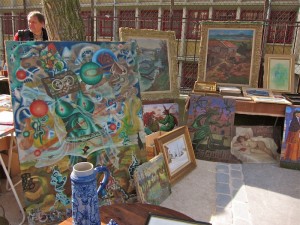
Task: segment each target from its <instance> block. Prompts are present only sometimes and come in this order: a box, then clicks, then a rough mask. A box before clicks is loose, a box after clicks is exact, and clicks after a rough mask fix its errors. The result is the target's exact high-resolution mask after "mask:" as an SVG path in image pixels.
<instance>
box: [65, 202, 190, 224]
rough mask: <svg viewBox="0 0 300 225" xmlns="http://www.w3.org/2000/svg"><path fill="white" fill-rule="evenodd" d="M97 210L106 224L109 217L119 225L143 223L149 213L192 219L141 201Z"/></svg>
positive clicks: (70, 220) (102, 207) (102, 221)
mask: <svg viewBox="0 0 300 225" xmlns="http://www.w3.org/2000/svg"><path fill="white" fill-rule="evenodd" d="M99 211H100V217H101V225H106V224H107V223H108V222H109V220H110V219H113V220H115V221H116V222H117V223H118V224H119V225H145V223H146V220H147V218H148V215H149V213H153V214H157V215H162V216H170V217H174V218H178V219H186V220H193V219H192V218H190V217H188V216H186V215H184V214H182V213H180V212H177V211H175V210H172V209H168V208H165V207H162V206H157V205H148V204H141V203H133V204H114V205H109V206H101V207H100V209H99ZM59 225H72V218H69V219H67V220H65V221H63V222H62V223H60V224H59Z"/></svg>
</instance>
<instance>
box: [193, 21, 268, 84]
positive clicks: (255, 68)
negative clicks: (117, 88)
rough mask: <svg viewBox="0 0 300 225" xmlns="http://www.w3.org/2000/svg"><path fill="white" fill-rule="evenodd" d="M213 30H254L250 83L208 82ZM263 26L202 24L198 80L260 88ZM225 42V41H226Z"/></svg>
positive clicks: (259, 23) (245, 23) (256, 23)
mask: <svg viewBox="0 0 300 225" xmlns="http://www.w3.org/2000/svg"><path fill="white" fill-rule="evenodd" d="M213 29H216V30H217V29H222V30H239V29H240V30H254V35H253V38H252V41H253V43H252V55H251V66H250V73H249V83H248V84H239V83H222V82H220V80H208V79H207V75H206V67H207V56H208V41H209V37H208V35H209V31H210V30H213ZM262 31H263V26H262V23H261V22H252V23H249V22H239V23H238V22H230V21H227V22H219V21H217V22H202V24H201V42H200V56H199V63H198V80H199V81H209V82H217V83H218V84H222V85H230V86H249V87H258V76H259V68H260V61H261V39H262ZM224 40H225V39H224Z"/></svg>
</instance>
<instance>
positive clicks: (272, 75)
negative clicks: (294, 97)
mask: <svg viewBox="0 0 300 225" xmlns="http://www.w3.org/2000/svg"><path fill="white" fill-rule="evenodd" d="M264 70H265V73H264V88H267V89H270V90H272V91H273V92H280V93H281V92H285V93H294V77H295V76H294V70H295V55H276V54H266V55H265V65H264Z"/></svg>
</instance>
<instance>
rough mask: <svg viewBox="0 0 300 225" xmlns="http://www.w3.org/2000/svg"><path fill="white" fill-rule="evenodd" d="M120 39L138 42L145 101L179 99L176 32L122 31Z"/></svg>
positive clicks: (123, 28)
mask: <svg viewBox="0 0 300 225" xmlns="http://www.w3.org/2000/svg"><path fill="white" fill-rule="evenodd" d="M119 35H120V39H121V41H130V40H135V41H136V42H137V46H138V47H137V48H138V51H137V61H138V65H139V73H140V77H139V79H140V87H141V95H142V99H143V100H153V99H155V100H157V99H176V98H177V97H178V96H179V87H178V79H177V76H178V69H177V57H176V49H177V48H176V46H177V43H176V38H175V32H174V31H158V30H150V29H133V28H128V27H121V28H119Z"/></svg>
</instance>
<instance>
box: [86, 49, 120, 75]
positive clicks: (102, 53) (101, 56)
mask: <svg viewBox="0 0 300 225" xmlns="http://www.w3.org/2000/svg"><path fill="white" fill-rule="evenodd" d="M92 61H93V62H94V63H97V64H98V65H99V66H100V67H101V68H102V69H103V73H104V74H108V73H110V69H111V66H112V65H113V64H114V62H115V61H118V59H117V57H116V56H115V54H114V53H113V51H111V50H110V49H100V50H99V51H97V52H95V53H94V55H93V58H92Z"/></svg>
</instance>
